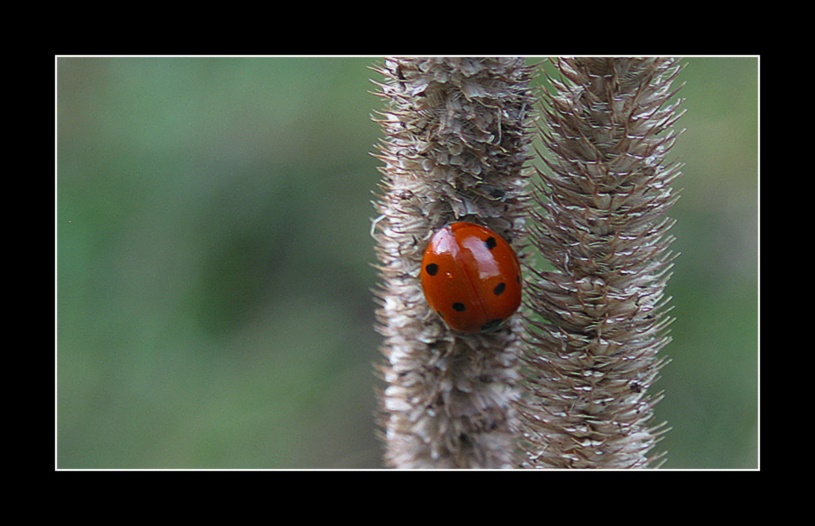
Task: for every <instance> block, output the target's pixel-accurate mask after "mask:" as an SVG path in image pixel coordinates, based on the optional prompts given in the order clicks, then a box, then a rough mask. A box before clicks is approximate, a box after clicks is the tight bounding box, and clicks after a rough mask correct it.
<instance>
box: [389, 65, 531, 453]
mask: <svg viewBox="0 0 815 526" xmlns="http://www.w3.org/2000/svg"><path fill="white" fill-rule="evenodd" d="M377 71H378V72H379V73H380V74H381V75H382V76H383V77H384V80H383V82H381V83H378V85H379V91H378V94H379V95H380V96H381V97H382V98H383V99H384V101H385V106H386V107H385V110H384V111H383V112H382V113H381V115H379V116H378V117H377V118H376V119H375V120H376V121H377V122H378V123H379V124H380V125H381V127H382V130H383V132H384V137H383V140H382V142H381V144H379V145H378V149H379V154H378V155H377V157H378V158H379V159H380V160H381V161H382V162H383V164H384V165H383V166H382V167H381V168H380V171H381V172H382V174H383V176H384V177H383V180H382V183H381V185H380V193H379V195H378V198H377V201H376V202H375V207H376V209H377V211H378V213H379V214H380V215H379V217H377V218H376V220H375V223H374V229H373V235H374V238H375V240H376V250H377V258H378V260H379V265H378V269H379V272H380V277H381V282H380V286H379V289H378V290H377V293H376V294H377V296H378V299H379V304H380V306H379V308H378V310H377V318H378V330H379V332H381V334H382V335H383V336H384V339H383V344H382V353H383V355H384V357H385V361H384V363H383V364H382V367H381V374H382V377H383V379H384V382H385V388H384V390H383V392H382V393H380V400H381V406H382V417H381V425H382V429H383V441H384V444H385V462H386V464H387V465H388V466H390V467H395V468H439V469H441V468H510V467H514V464H513V463H514V462H515V456H514V449H515V437H516V434H517V430H518V429H517V427H518V418H517V411H516V406H515V403H514V402H515V401H516V399H517V397H518V380H519V372H518V364H519V359H518V356H519V354H520V348H519V347H520V344H521V337H520V333H521V330H522V322H521V321H520V316H518V315H515V316H513V317H512V318H510V320H509V321H508V323H506V324H505V325H504V326H503V327H501V328H500V329H498V330H495V331H493V332H489V333H485V334H477V335H461V334H457V333H454V332H452V331H451V330H450V329H448V328H447V326H446V325H445V324H444V323H443V322H442V320H441V319H440V318H439V317H438V316H437V315H436V314H435V313H434V312H433V311H432V310H431V309H430V307H429V306H428V304H427V302H426V301H425V299H424V297H423V293H422V289H421V284H420V278H419V272H420V265H421V259H422V254H423V251H424V249H425V247H426V246H427V243H428V241H429V239H430V237H431V236H432V234H433V233H434V232H436V231H437V230H438V229H440V228H442V227H443V226H444V225H446V224H447V223H449V222H451V221H457V220H468V221H474V222H477V223H480V224H482V225H485V226H487V227H489V228H491V229H492V230H494V231H496V232H498V233H499V234H500V235H501V236H503V237H504V238H505V239H506V240H508V241H509V242H510V243H511V244H512V246H513V247H514V248H515V249H516V250H518V251H522V250H523V246H524V237H525V233H524V232H525V226H524V217H525V212H524V209H525V206H526V193H525V192H526V191H525V188H526V186H525V185H526V182H527V179H526V177H525V176H524V175H523V174H522V168H523V166H524V164H525V163H526V161H528V160H529V143H530V140H531V139H530V137H531V136H532V135H533V134H532V133H530V129H529V118H528V115H529V112H530V110H531V109H532V106H533V99H532V96H531V91H530V87H529V80H530V74H531V70H530V68H529V67H527V66H526V65H525V62H524V60H523V59H522V58H495V59H492V58H395V59H388V60H385V61H384V64H383V65H382V66H381V67H380V68H378V69H377Z"/></svg>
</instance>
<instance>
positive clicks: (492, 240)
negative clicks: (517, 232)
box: [484, 236, 498, 250]
mask: <svg viewBox="0 0 815 526" xmlns="http://www.w3.org/2000/svg"><path fill="white" fill-rule="evenodd" d="M484 244H485V245H487V248H488V249H490V250H492V249H494V248H495V247H497V246H498V242H497V241H495V238H494V237H492V236H490V237H488V238H487V240H486V241H484Z"/></svg>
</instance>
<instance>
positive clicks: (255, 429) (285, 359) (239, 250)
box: [56, 57, 758, 469]
mask: <svg viewBox="0 0 815 526" xmlns="http://www.w3.org/2000/svg"><path fill="white" fill-rule="evenodd" d="M531 61H537V59H532V60H531ZM379 62H380V60H379V59H378V58H365V57H362V58H356V57H355V58H330V57H328V58H310V57H288V58H283V57H281V58H265V57H264V58H261V57H250V58H102V57H100V58H85V57H59V58H57V61H56V71H57V140H58V143H57V156H58V158H57V161H58V165H57V177H56V197H57V214H56V230H57V258H58V259H57V354H56V364H57V407H56V409H57V449H56V453H57V458H56V465H57V467H58V468H61V469H73V468H78V469H83V468H87V469H100V468H111V469H130V468H180V469H198V468H207V469H243V468H250V469H253V468H260V469H264V468H269V469H277V468H293V469H308V468H325V469H333V468H344V469H354V468H379V467H382V464H381V446H380V444H379V442H378V440H377V432H378V429H377V426H376V424H375V418H374V414H375V410H376V400H375V395H374V389H375V387H379V386H381V384H380V382H379V380H377V379H376V377H375V375H374V372H373V367H372V363H374V362H377V361H379V359H380V358H379V352H378V349H377V346H378V344H379V341H380V339H379V336H378V335H377V334H376V333H375V332H374V330H373V321H374V318H373V310H374V308H375V305H374V302H373V299H372V294H371V292H370V290H371V289H372V288H373V287H374V286H375V283H376V280H377V276H376V272H375V271H374V269H373V268H372V267H371V263H373V262H374V261H375V255H374V250H373V240H372V239H371V237H370V235H369V230H370V221H371V219H372V217H373V216H374V215H375V213H374V210H373V208H372V206H371V204H370V201H371V199H372V198H373V196H372V193H371V192H372V191H374V190H375V188H376V184H377V182H378V181H379V179H380V174H379V173H378V172H377V166H379V165H380V163H379V161H377V160H376V159H374V158H373V157H371V156H370V155H369V153H370V152H372V151H373V145H374V144H375V143H376V141H377V140H378V138H379V137H380V130H379V128H378V127H377V125H376V124H375V123H373V122H372V121H371V119H370V116H371V114H372V113H373V112H374V111H375V110H379V109H381V108H382V101H381V100H380V99H379V98H378V97H376V96H375V95H373V94H371V93H370V92H371V91H374V90H375V89H376V88H375V86H374V85H373V84H371V83H370V82H369V79H372V78H373V79H376V80H379V78H378V75H377V74H376V73H375V72H373V71H371V70H370V69H369V66H370V65H374V64H378V63H379ZM684 62H685V63H686V67H685V69H684V70H683V71H682V72H681V73H680V76H679V82H685V83H687V84H686V86H685V87H684V88H683V89H682V91H681V96H682V97H684V98H685V103H684V105H683V107H684V108H685V109H686V110H687V113H686V114H685V115H684V116H683V117H682V118H681V120H680V122H679V124H678V127H679V128H686V131H685V133H684V134H683V135H682V136H681V137H680V139H679V142H678V143H677V145H676V147H675V148H674V150H673V152H672V158H675V157H678V158H679V159H680V160H682V161H683V162H685V163H686V166H685V168H684V175H683V177H682V178H681V179H680V181H679V183H678V185H677V186H679V187H681V188H683V192H682V194H683V197H682V199H681V200H680V201H679V203H678V204H677V205H676V206H675V207H674V209H673V211H672V215H673V216H674V217H675V218H676V219H677V220H678V223H677V225H676V226H675V228H674V229H673V231H672V233H673V234H674V235H675V236H676V237H677V241H676V242H675V243H674V245H673V249H674V250H676V251H679V252H681V256H680V257H679V259H678V260H677V261H676V265H675V269H674V276H673V278H672V280H671V282H670V284H669V287H668V294H669V295H671V296H673V298H674V300H673V305H674V310H673V312H672V314H673V315H674V316H675V317H676V322H675V323H674V325H673V330H672V334H673V337H674V341H673V343H672V344H671V345H669V346H668V347H667V348H666V350H665V354H666V355H667V356H669V357H670V359H671V360H672V361H671V363H670V364H669V365H668V366H667V367H665V368H664V369H663V372H662V378H661V380H660V381H659V382H658V383H657V385H656V390H664V391H665V399H664V400H663V401H662V402H660V403H659V404H658V405H657V408H656V419H657V421H660V422H661V421H667V422H668V424H669V425H670V427H671V428H672V430H671V431H670V432H669V433H668V434H667V435H666V436H665V438H664V440H663V441H662V442H661V443H660V447H659V449H660V450H666V451H667V462H666V463H665V464H664V467H665V468H756V467H757V466H758V453H757V451H758V416H757V412H758V403H757V398H758V380H757V377H758V365H757V362H758V360H757V354H758V338H757V326H758V322H757V317H758V314H757V311H758V309H757V303H758V292H757V291H758V287H757V281H758V257H757V252H758V246H757V245H758V243H757V241H758V234H757V231H758V227H757V223H758V219H757V217H758V214H757V202H758V183H757V181H758V174H757V165H758V161H757V151H758V143H757V136H758V104H757V100H758V96H757V90H758V87H757V85H758V71H757V70H758V60H757V59H756V58H739V57H736V58H695V57H694V58H687V59H685V60H684Z"/></svg>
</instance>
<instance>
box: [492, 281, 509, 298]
mask: <svg viewBox="0 0 815 526" xmlns="http://www.w3.org/2000/svg"><path fill="white" fill-rule="evenodd" d="M506 288H507V285H506V283H499V284H498V285H496V287H495V288H494V289H492V293H493V294H495V295H496V296H500V295H501V294H503V293H504V290H506Z"/></svg>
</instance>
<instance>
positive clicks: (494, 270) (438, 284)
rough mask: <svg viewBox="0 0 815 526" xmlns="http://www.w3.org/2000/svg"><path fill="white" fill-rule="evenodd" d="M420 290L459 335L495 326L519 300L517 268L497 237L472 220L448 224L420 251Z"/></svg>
mask: <svg viewBox="0 0 815 526" xmlns="http://www.w3.org/2000/svg"><path fill="white" fill-rule="evenodd" d="M421 280H422V289H423V290H424V295H425V298H426V299H427V303H428V304H429V305H430V307H431V308H432V309H433V310H434V311H436V313H438V315H439V316H441V318H442V319H443V320H444V322H445V323H446V324H447V326H448V327H450V328H451V329H453V330H454V331H457V332H461V333H479V332H485V331H489V330H491V329H495V328H496V327H498V326H500V325H501V324H502V323H504V322H505V321H506V320H507V318H509V317H510V316H512V314H513V313H514V312H515V311H516V310H518V306H519V305H520V304H521V266H520V264H519V263H518V257H517V256H516V255H515V251H514V250H513V249H512V247H511V246H510V245H509V243H507V242H506V241H505V240H504V239H503V238H502V237H501V236H499V235H498V234H496V233H495V232H493V231H492V230H490V229H489V228H486V227H483V226H481V225H476V224H475V223H467V222H458V223H451V224H449V225H447V226H445V227H444V228H442V229H441V230H439V231H438V232H436V233H435V234H433V237H432V238H431V239H430V243H429V244H428V245H427V248H426V249H425V252H424V258H423V259H422V271H421Z"/></svg>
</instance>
